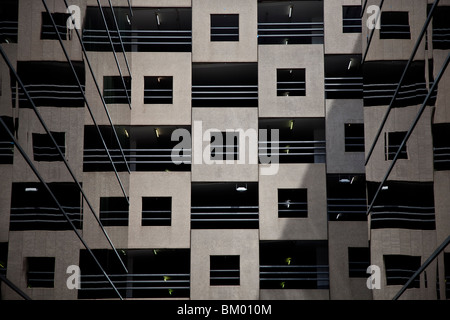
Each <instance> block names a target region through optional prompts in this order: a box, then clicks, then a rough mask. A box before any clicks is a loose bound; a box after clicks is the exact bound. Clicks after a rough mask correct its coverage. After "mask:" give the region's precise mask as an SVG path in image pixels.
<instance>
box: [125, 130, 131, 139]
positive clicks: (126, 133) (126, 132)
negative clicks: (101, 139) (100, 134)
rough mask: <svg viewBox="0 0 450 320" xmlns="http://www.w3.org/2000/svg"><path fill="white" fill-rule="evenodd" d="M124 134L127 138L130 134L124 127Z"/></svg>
mask: <svg viewBox="0 0 450 320" xmlns="http://www.w3.org/2000/svg"><path fill="white" fill-rule="evenodd" d="M125 135H126V136H127V138H129V137H130V135H129V134H128V131H127V129H125Z"/></svg>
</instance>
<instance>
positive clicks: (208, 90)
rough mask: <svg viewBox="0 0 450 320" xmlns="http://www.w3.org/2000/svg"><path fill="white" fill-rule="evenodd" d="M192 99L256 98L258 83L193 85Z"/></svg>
mask: <svg viewBox="0 0 450 320" xmlns="http://www.w3.org/2000/svg"><path fill="white" fill-rule="evenodd" d="M192 100H193V101H196V100H211V101H215V100H258V85H239V84H237V85H193V86H192Z"/></svg>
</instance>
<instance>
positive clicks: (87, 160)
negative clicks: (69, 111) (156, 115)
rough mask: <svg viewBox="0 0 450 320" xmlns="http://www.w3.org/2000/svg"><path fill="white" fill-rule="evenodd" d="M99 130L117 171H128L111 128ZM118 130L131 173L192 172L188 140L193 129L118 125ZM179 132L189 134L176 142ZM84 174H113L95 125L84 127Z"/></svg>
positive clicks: (104, 127) (186, 127) (103, 127)
mask: <svg viewBox="0 0 450 320" xmlns="http://www.w3.org/2000/svg"><path fill="white" fill-rule="evenodd" d="M99 128H100V131H101V133H102V136H103V138H104V139H105V143H106V146H107V147H108V149H109V152H110V154H111V158H112V159H113V161H114V164H115V167H116V169H117V171H127V168H126V166H125V162H124V160H123V156H122V153H121V152H120V148H119V145H118V144H117V141H116V138H115V135H114V132H113V130H112V129H111V127H110V126H99ZM115 129H116V132H117V135H118V138H119V141H120V144H121V146H122V150H123V152H124V154H125V159H126V160H127V162H128V165H129V168H130V170H131V171H190V169H191V144H190V142H189V141H186V140H185V139H184V138H185V137H186V135H189V134H190V129H191V128H190V127H188V126H158V127H156V126H117V127H115ZM177 129H184V130H186V131H185V133H186V135H183V136H181V138H179V141H172V133H173V132H174V131H175V130H177ZM186 143H188V144H187V145H186ZM131 146H133V148H131ZM83 171H85V172H94V171H100V172H105V171H113V166H112V165H111V163H110V160H109V158H108V155H107V153H106V151H105V149H104V146H103V142H102V140H101V139H100V136H99V134H98V131H97V129H96V128H95V126H85V127H84V154H83Z"/></svg>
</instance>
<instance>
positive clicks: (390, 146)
mask: <svg viewBox="0 0 450 320" xmlns="http://www.w3.org/2000/svg"><path fill="white" fill-rule="evenodd" d="M406 133H407V132H406V131H397V132H386V133H385V135H384V141H385V155H384V160H393V159H394V157H395V155H396V153H397V152H398V150H399V149H400V146H401V144H402V141H403V139H405V136H406ZM406 146H407V143H405V144H404V145H403V147H402V149H401V150H400V153H399V155H398V159H408V152H407V148H406Z"/></svg>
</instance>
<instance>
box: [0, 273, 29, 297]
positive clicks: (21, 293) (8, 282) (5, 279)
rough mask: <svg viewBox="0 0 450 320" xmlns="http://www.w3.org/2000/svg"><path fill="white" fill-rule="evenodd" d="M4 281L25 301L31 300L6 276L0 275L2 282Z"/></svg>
mask: <svg viewBox="0 0 450 320" xmlns="http://www.w3.org/2000/svg"><path fill="white" fill-rule="evenodd" d="M1 281H3V282H4V283H5V284H6V285H7V286H8V287H10V288H11V289H12V290H14V291H15V292H16V293H17V294H18V295H19V296H21V297H22V298H23V299H24V300H31V298H30V297H29V296H28V295H27V294H26V293H25V292H23V291H22V290H20V289H19V288H18V287H17V286H16V285H15V284H14V283H12V282H11V280H9V279H8V278H6V277H5V276H4V275H2V274H0V282H1Z"/></svg>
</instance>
